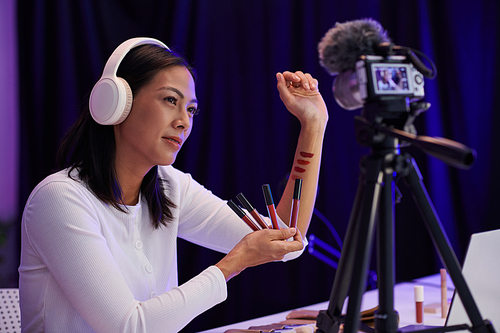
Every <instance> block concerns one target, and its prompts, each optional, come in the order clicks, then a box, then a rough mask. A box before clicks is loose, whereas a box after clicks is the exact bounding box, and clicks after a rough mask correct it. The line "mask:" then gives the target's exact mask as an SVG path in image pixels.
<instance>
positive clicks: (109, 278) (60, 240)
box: [19, 175, 227, 332]
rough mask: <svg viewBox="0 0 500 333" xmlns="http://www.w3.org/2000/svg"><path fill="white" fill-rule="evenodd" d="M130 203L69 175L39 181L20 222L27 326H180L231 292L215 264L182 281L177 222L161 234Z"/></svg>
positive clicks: (138, 329)
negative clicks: (121, 203) (122, 204)
mask: <svg viewBox="0 0 500 333" xmlns="http://www.w3.org/2000/svg"><path fill="white" fill-rule="evenodd" d="M59 178H61V177H60V175H59ZM143 205H145V203H143ZM142 208H144V209H142ZM128 209H129V210H130V212H129V213H123V212H119V211H117V210H116V209H114V208H111V207H107V206H106V205H104V204H102V203H101V202H99V201H98V200H96V199H95V197H94V196H93V195H92V194H91V193H90V192H89V191H86V189H85V188H84V187H83V186H80V185H77V184H76V182H73V183H72V181H71V180H67V179H65V180H60V179H57V178H56V179H55V180H54V179H52V180H49V181H46V182H44V183H43V184H41V186H39V187H37V189H36V190H35V191H34V192H33V194H32V196H31V197H30V199H29V201H28V203H27V205H26V208H25V212H24V216H23V223H22V243H23V244H22V254H21V265H20V268H19V271H20V293H21V308H22V314H21V320H22V324H23V325H22V326H23V330H24V331H26V332H32V331H48V332H55V331H72V332H93V331H95V332H146V331H147V332H177V331H178V330H180V329H181V328H182V327H183V326H185V325H186V324H187V323H188V322H189V321H190V320H191V319H192V318H194V317H195V316H197V315H199V314H200V313H202V312H204V311H206V310H207V309H208V308H210V307H212V306H213V305H215V304H217V303H219V302H221V301H223V300H224V299H225V298H226V295H227V291H226V285H225V280H224V276H223V275H222V273H221V272H220V270H219V269H218V268H216V267H215V266H212V267H209V268H207V269H206V270H205V271H203V272H202V273H200V274H199V275H198V276H196V277H194V278H193V279H191V280H190V281H188V282H186V283H185V284H183V285H182V286H179V287H177V272H176V252H175V251H176V250H175V248H176V243H175V239H176V236H177V230H176V229H177V226H176V224H175V223H174V224H172V225H169V226H168V227H167V228H164V229H165V230H162V231H158V232H155V231H154V230H153V229H152V228H151V227H150V224H151V223H150V222H148V224H145V223H144V220H148V221H149V219H148V218H146V219H145V218H144V217H148V214H149V213H148V210H147V207H142V206H141V205H139V206H138V207H128ZM129 244H130V246H128V245H129Z"/></svg>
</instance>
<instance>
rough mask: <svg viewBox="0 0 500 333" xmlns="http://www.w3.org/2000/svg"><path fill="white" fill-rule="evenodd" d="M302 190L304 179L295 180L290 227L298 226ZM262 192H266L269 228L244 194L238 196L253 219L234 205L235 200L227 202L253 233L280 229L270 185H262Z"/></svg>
mask: <svg viewBox="0 0 500 333" xmlns="http://www.w3.org/2000/svg"><path fill="white" fill-rule="evenodd" d="M301 190H302V179H299V178H297V179H295V186H294V190H293V200H292V213H291V214H290V224H289V225H290V227H291V228H295V227H296V226H297V217H298V216H299V204H300V194H301ZM262 191H263V192H264V200H265V201H266V206H267V213H268V215H269V218H270V219H271V223H272V225H271V226H268V225H267V224H266V222H264V220H263V219H262V217H261V216H260V214H259V213H258V212H257V210H256V209H255V208H254V207H253V206H252V205H251V204H250V202H248V200H247V199H246V198H245V196H244V195H243V193H240V194H238V195H237V196H236V198H238V200H239V202H240V203H241V204H242V205H243V207H244V208H245V209H246V210H247V211H248V212H249V213H250V215H251V216H252V217H253V219H252V218H251V217H250V216H248V215H247V214H246V213H245V211H244V210H243V209H241V207H240V206H238V205H237V204H235V203H234V201H233V200H229V201H228V202H227V204H228V206H229V207H231V209H232V210H233V211H234V212H235V213H236V215H238V216H239V217H240V218H241V219H242V220H243V221H244V222H245V223H246V224H247V225H248V226H249V227H250V228H252V230H253V231H257V230H261V229H269V228H271V229H280V227H279V224H278V216H277V214H276V208H275V207H274V201H273V196H272V194H271V189H270V187H269V184H264V185H262Z"/></svg>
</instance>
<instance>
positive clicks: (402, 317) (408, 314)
mask: <svg viewBox="0 0 500 333" xmlns="http://www.w3.org/2000/svg"><path fill="white" fill-rule="evenodd" d="M416 285H423V286H424V306H425V305H428V304H432V303H440V302H441V285H440V276H439V274H436V275H431V276H428V277H425V278H421V279H416V280H414V281H412V282H405V283H399V284H397V285H396V286H395V287H394V308H395V310H396V311H398V313H399V327H404V326H408V325H414V324H415V299H414V287H415V286H416ZM447 286H448V288H447V296H448V299H451V297H452V296H453V291H454V287H453V284H452V282H451V279H450V278H449V276H448V280H447ZM328 292H329V291H328ZM328 304H329V301H325V302H321V303H317V304H313V305H309V306H305V307H301V308H300V309H307V310H326V309H327V308H328ZM377 305H378V290H370V291H367V292H365V293H364V294H363V299H362V301H361V310H365V309H370V308H373V307H375V306H377ZM346 309H347V300H346V304H344V310H343V311H344V312H345V311H346ZM292 310H293V309H291V310H289V311H284V312H280V313H275V314H272V315H269V316H265V317H260V318H256V319H251V320H247V321H243V322H239V323H235V324H231V325H226V326H223V327H218V328H214V329H211V330H207V331H203V332H199V333H224V332H225V331H226V330H228V329H236V328H239V329H247V328H248V327H250V326H261V325H269V324H273V323H278V322H281V321H283V320H285V319H286V316H287V314H288V313H290V311H292ZM424 324H425V325H431V326H444V324H445V318H441V312H440V311H439V312H438V313H424Z"/></svg>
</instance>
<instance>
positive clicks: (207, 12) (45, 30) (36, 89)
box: [5, 0, 500, 332]
mask: <svg viewBox="0 0 500 333" xmlns="http://www.w3.org/2000/svg"><path fill="white" fill-rule="evenodd" d="M17 6H18V11H17V20H18V23H17V29H18V41H17V42H18V46H19V49H18V53H19V58H18V63H19V96H20V98H19V106H20V111H19V112H20V116H19V117H20V128H19V151H20V155H19V156H20V157H19V158H20V160H19V174H20V177H19V202H20V204H19V210H18V211H19V212H18V217H17V220H19V221H20V215H21V212H22V207H23V205H24V203H25V201H26V199H27V197H28V195H29V193H30V192H31V190H32V189H33V188H34V186H35V185H36V184H37V183H38V182H39V181H40V180H42V179H43V178H44V177H45V176H46V175H48V174H49V173H50V172H51V170H52V169H53V167H54V157H55V152H56V149H57V147H58V144H59V141H60V139H61V137H62V135H63V133H64V132H65V131H66V130H67V129H68V127H69V126H70V124H71V123H72V122H73V121H74V120H75V119H76V118H77V116H78V114H79V112H80V110H81V109H82V106H83V105H84V104H85V103H87V99H88V94H89V92H90V90H91V89H92V87H93V85H94V83H95V82H96V81H97V80H98V79H99V77H100V75H101V72H102V69H103V67H104V64H105V62H106V60H107V58H108V56H109V55H110V54H111V52H112V51H113V50H114V48H115V47H116V46H118V45H119V44H120V43H121V42H122V41H124V40H126V39H128V38H131V37H143V36H144V37H145V36H147V37H154V38H158V39H160V40H162V41H164V42H165V43H166V44H167V45H169V46H170V47H171V48H173V49H174V50H176V51H178V52H180V53H182V54H184V55H185V56H186V57H187V58H188V59H189V60H190V62H192V64H193V66H194V67H195V68H196V70H197V72H198V76H199V79H198V82H197V97H198V99H199V101H200V107H201V109H202V112H201V114H200V115H199V116H197V117H196V118H195V124H194V129H193V132H192V134H191V137H190V139H189V140H188V141H187V143H186V144H185V145H184V148H183V150H182V152H181V153H180V154H179V156H178V159H177V161H176V162H175V164H174V165H175V167H177V168H179V169H181V170H183V171H185V172H189V173H191V174H192V175H193V176H194V178H195V179H197V180H198V181H199V182H200V183H202V184H204V185H205V186H206V187H207V188H209V189H211V190H212V191H213V192H214V193H215V194H216V195H218V196H220V197H222V198H224V199H231V198H234V197H235V196H236V195H237V194H238V193H240V192H243V193H244V194H245V196H246V197H247V198H248V199H249V200H250V202H252V203H253V204H254V206H256V208H257V209H258V210H259V211H260V212H262V213H263V212H265V206H264V200H263V197H262V192H261V185H262V184H266V183H268V184H270V185H271V189H272V191H273V194H274V195H275V197H279V195H280V191H281V190H282V186H283V182H284V179H286V176H287V173H288V172H289V169H290V167H291V165H292V162H293V153H294V149H295V142H296V138H297V135H298V132H299V123H298V121H297V120H296V119H295V118H294V117H293V116H292V115H290V114H289V113H288V112H287V110H286V109H285V108H284V106H283V105H282V103H281V101H280V99H279V97H278V93H277V90H276V80H275V73H276V72H278V71H285V70H291V71H295V70H302V71H305V72H309V73H311V74H312V75H313V76H314V77H316V78H318V80H319V82H320V90H321V92H322V94H323V97H324V99H325V102H326V104H327V106H328V108H329V113H330V121H329V124H328V129H327V132H326V137H325V143H324V150H323V163H322V170H321V175H320V185H319V195H318V199H317V205H316V208H317V209H318V210H319V212H321V213H322V214H324V215H325V216H326V218H327V219H328V220H329V221H330V222H331V223H332V224H333V226H334V227H335V228H336V229H337V230H338V232H339V234H340V236H341V237H342V238H343V237H344V234H345V231H346V228H347V222H348V219H349V214H350V211H351V206H352V202H353V199H354V194H355V191H356V187H357V184H358V172H359V169H358V161H359V158H360V157H361V156H362V155H364V154H366V153H367V150H366V148H362V147H360V146H359V145H358V144H357V142H356V140H355V137H354V125H353V117H354V115H357V114H359V110H357V111H354V112H349V111H346V110H344V109H342V108H341V107H339V106H338V105H337V104H336V102H335V100H334V98H333V94H332V92H331V84H332V77H330V76H329V75H328V74H327V73H326V72H325V71H324V70H323V69H322V68H321V67H320V65H319V63H318V54H317V44H318V42H319V41H320V39H321V38H322V37H323V35H324V34H325V33H326V31H327V30H328V29H330V28H331V27H332V26H333V25H334V24H335V23H336V22H345V21H348V20H354V19H361V18H367V17H371V18H374V19H376V20H378V21H379V22H380V23H381V24H382V25H383V26H384V28H385V29H387V31H388V34H389V36H390V37H391V38H392V40H393V41H394V42H395V43H396V44H398V45H404V46H409V47H413V48H415V49H418V50H421V51H422V52H424V53H425V54H427V55H428V56H429V57H430V58H431V59H433V61H434V62H435V64H436V65H437V68H438V76H437V78H436V79H435V80H432V81H430V80H427V81H426V86H425V91H426V97H425V100H426V101H428V102H430V103H431V104H432V107H431V108H430V110H429V111H427V112H426V113H424V114H422V115H421V116H420V117H418V118H417V120H416V122H415V124H416V127H417V131H418V133H419V134H422V135H429V136H440V137H446V138H449V139H452V140H456V141H459V142H461V143H464V144H466V145H468V146H470V147H473V148H475V149H476V150H477V161H476V163H475V165H474V167H473V168H472V169H471V170H468V171H464V170H458V169H454V168H450V167H448V166H446V165H445V164H443V163H442V162H440V161H439V160H437V159H435V158H432V157H428V156H426V155H425V154H423V153H421V152H420V151H418V150H416V149H415V148H413V147H410V148H408V149H405V151H408V152H410V153H412V155H413V156H414V157H415V159H416V160H417V163H418V165H419V167H420V170H421V172H422V174H423V176H424V183H425V185H426V187H427V189H428V191H429V193H430V196H431V198H432V199H433V202H434V204H435V206H436V210H437V212H438V214H439V216H440V218H441V221H442V223H443V226H444V229H445V230H446V233H447V235H448V237H449V239H450V242H451V243H452V245H453V248H454V250H455V251H456V254H457V257H458V258H459V260H460V261H462V260H463V258H464V255H465V252H466V249H467V244H468V240H469V237H470V235H471V234H472V233H474V232H480V231H486V230H491V229H496V228H499V227H500V222H499V221H498V218H497V215H498V214H497V207H498V206H497V204H498V202H499V199H500V194H499V192H498V189H497V188H498V184H499V181H500V179H499V177H498V175H497V166H498V162H499V158H498V155H497V153H495V152H497V151H498V148H499V147H498V145H499V143H500V141H499V137H498V136H499V134H498V131H497V130H496V125H497V124H498V123H499V122H498V111H499V110H498V107H497V100H496V97H497V94H496V93H495V92H496V91H497V90H498V88H499V83H498V82H499V81H498V78H499V74H500V71H499V65H498V60H499V59H500V57H499V55H498V53H499V50H498V46H499V45H500V43H499V41H500V37H499V31H500V29H499V23H498V21H499V4H498V1H494V0H489V1H488V0H480V1H473V0H470V1H452V0H447V1H445V0H438V1H417V0H408V1H400V0H384V1H374V0H350V1H333V0H331V1H326V0H323V1H320V0H317V1H316V0H312V1H305V0H304V1H296V0H270V1H269V0H252V1H222V0H211V1H208V0H205V1H190V0H179V1H166V0H161V1H153V0H141V1H118V0H116V1H113V0H106V1H102V0H88V1H83V0H75V1H65V0H64V1H62V0H61V1H57V0H52V1H48V0H22V1H18V2H17ZM400 189H401V191H402V192H403V201H402V203H400V204H398V205H397V211H396V221H397V222H396V241H395V246H396V279H397V281H404V280H409V279H413V278H416V277H421V276H425V275H429V274H434V273H437V272H438V270H439V268H440V267H441V263H440V261H439V259H438V257H437V255H436V252H435V250H434V247H433V246H432V243H431V241H430V238H429V236H428V234H427V231H426V228H425V226H424V224H423V223H422V221H421V218H420V215H419V214H418V211H417V209H416V207H415V205H414V203H413V200H412V199H411V195H410V193H409V192H408V190H407V189H406V188H405V187H404V186H403V185H401V186H400ZM19 223H20V222H19ZM309 234H314V235H316V236H317V237H319V238H321V239H322V240H324V241H326V242H328V243H329V244H332V245H333V246H335V247H337V245H336V244H335V242H334V238H333V236H332V234H331V233H330V231H329V229H328V228H327V227H326V226H325V224H324V223H323V222H321V221H320V219H319V218H318V217H317V216H315V217H314V219H313V221H312V224H311V227H310V231H309ZM179 248H180V249H179V266H180V267H179V277H180V281H181V282H183V281H186V280H187V279H189V278H190V277H192V276H194V275H196V274H197V273H199V272H200V271H202V270H203V269H204V268H206V267H207V266H208V265H211V264H214V263H216V262H217V261H218V260H219V258H221V254H219V253H214V252H211V251H208V250H205V249H201V248H199V247H197V246H194V245H191V244H188V243H186V242H183V241H180V245H179ZM11 256H18V254H17V252H16V253H12V254H11ZM14 269H15V268H14ZM334 275H335V270H334V269H333V268H331V267H330V266H328V265H326V264H325V263H323V262H322V261H320V260H318V259H316V258H315V257H313V256H311V255H309V254H308V253H304V255H302V257H301V258H299V259H297V260H295V261H293V262H289V263H276V264H266V265H263V266H261V267H256V268H250V269H247V270H246V271H244V272H243V273H242V274H241V275H240V276H238V277H236V278H234V279H232V280H231V281H230V282H229V285H228V288H229V297H228V299H227V301H225V302H224V303H222V304H220V305H218V306H216V307H215V308H213V309H211V310H209V311H208V312H206V313H205V314H203V315H201V316H199V317H198V318H196V319H195V320H193V322H192V323H191V324H189V325H188V326H187V327H186V328H185V330H184V331H185V332H194V331H199V330H204V329H209V328H212V327H216V326H222V325H225V324H229V323H231V322H236V321H242V320H246V319H249V318H253V317H256V316H262V315H266V314H270V313H275V312H279V311H284V310H288V309H292V308H296V307H300V306H305V305H309V304H313V303H317V302H320V301H325V300H327V299H328V298H329V294H330V288H331V284H332V281H333V278H334ZM5 283H6V284H7V285H8V286H12V285H15V286H16V284H17V280H12V281H7V282H5Z"/></svg>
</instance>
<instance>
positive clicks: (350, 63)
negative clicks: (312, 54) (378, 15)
mask: <svg viewBox="0 0 500 333" xmlns="http://www.w3.org/2000/svg"><path fill="white" fill-rule="evenodd" d="M387 42H389V43H390V42H391V40H390V39H389V37H388V36H387V32H386V31H385V30H384V28H383V27H382V26H381V25H380V23H379V22H377V21H375V20H373V19H371V18H368V19H362V20H355V21H348V22H345V23H336V24H335V26H334V27H333V28H331V29H330V30H328V31H327V33H326V34H325V36H324V37H323V38H322V39H321V41H320V43H319V44H318V51H319V59H320V64H321V66H322V67H323V68H324V69H325V70H326V71H327V72H328V73H329V74H330V75H336V74H338V73H342V72H345V71H348V70H352V69H354V67H355V66H356V61H357V60H358V58H359V56H361V55H365V54H376V52H375V51H374V48H376V47H377V46H378V45H379V44H381V43H387Z"/></svg>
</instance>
